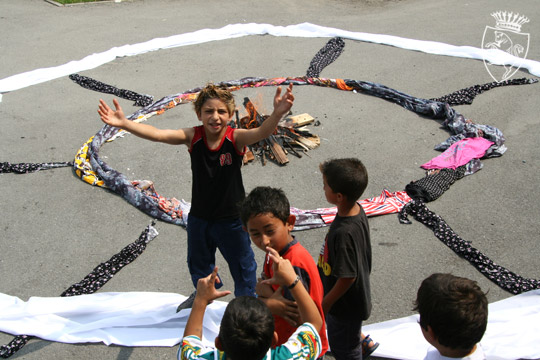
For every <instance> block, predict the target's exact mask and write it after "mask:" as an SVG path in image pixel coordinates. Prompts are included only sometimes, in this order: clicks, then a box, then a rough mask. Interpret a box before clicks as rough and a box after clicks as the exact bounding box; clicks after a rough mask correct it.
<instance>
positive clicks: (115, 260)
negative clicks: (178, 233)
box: [0, 221, 158, 359]
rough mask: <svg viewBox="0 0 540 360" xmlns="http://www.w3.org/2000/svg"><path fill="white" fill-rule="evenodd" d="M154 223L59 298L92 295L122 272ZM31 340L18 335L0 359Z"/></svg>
mask: <svg viewBox="0 0 540 360" xmlns="http://www.w3.org/2000/svg"><path fill="white" fill-rule="evenodd" d="M154 225H155V223H154V222H153V221H152V224H151V225H148V226H147V227H146V228H145V229H144V231H143V232H142V233H141V235H139V238H138V239H137V240H136V241H134V242H132V243H131V244H129V245H127V246H126V247H125V248H123V249H122V250H121V251H120V252H119V253H118V254H115V255H113V257H111V258H110V259H109V260H108V261H106V262H104V263H101V264H99V265H98V266H97V267H95V268H94V270H92V272H91V273H90V274H88V275H87V276H86V277H85V278H84V279H82V280H81V281H80V282H78V283H76V284H73V285H71V286H70V287H69V288H68V289H66V290H65V291H64V292H63V293H62V294H61V295H60V296H61V297H66V296H76V295H83V294H92V293H94V292H96V291H98V290H99V289H101V287H102V286H103V285H105V284H106V283H107V282H108V281H109V280H110V279H112V277H113V276H114V275H115V274H116V273H117V272H119V271H120V270H122V269H123V268H124V266H126V265H128V264H129V263H131V262H132V261H133V260H135V259H136V258H137V257H138V256H139V255H140V254H142V252H143V251H144V250H145V249H146V245H147V244H148V243H149V242H150V241H152V240H153V239H154V238H155V237H156V236H157V235H158V232H157V230H156V229H155V228H154ZM30 339H32V336H29V335H18V336H16V337H15V338H14V339H13V340H11V341H10V342H9V344H7V345H3V346H1V347H0V357H1V358H3V359H7V358H9V357H11V356H12V355H13V354H15V353H16V352H17V351H19V350H20V349H22V348H23V347H24V346H25V345H26V344H27V343H28V341H29V340H30Z"/></svg>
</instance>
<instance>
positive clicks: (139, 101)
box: [69, 74, 154, 106]
mask: <svg viewBox="0 0 540 360" xmlns="http://www.w3.org/2000/svg"><path fill="white" fill-rule="evenodd" d="M69 78H70V79H71V80H73V81H74V82H75V83H77V84H79V85H80V86H82V87H83V88H85V89H90V90H94V91H98V92H102V93H106V94H113V95H115V96H118V97H120V98H122V99H126V100H131V101H135V103H134V104H133V105H134V106H148V105H150V104H151V103H152V102H153V101H154V97H153V96H151V95H141V94H138V93H136V92H134V91H131V90H126V89H118V88H117V87H114V86H112V85H108V84H105V83H102V82H101V81H97V80H94V79H92V78H89V77H86V76H81V75H79V74H72V75H69Z"/></svg>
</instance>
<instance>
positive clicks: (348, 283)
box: [317, 158, 378, 360]
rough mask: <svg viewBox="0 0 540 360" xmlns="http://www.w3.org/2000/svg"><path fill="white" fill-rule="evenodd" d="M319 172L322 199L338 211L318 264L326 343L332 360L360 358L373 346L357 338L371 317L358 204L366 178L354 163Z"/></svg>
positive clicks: (364, 229) (329, 165)
mask: <svg viewBox="0 0 540 360" xmlns="http://www.w3.org/2000/svg"><path fill="white" fill-rule="evenodd" d="M320 170H321V172H322V175H323V183H324V193H325V196H326V200H327V201H328V202H329V203H331V204H334V205H336V206H337V215H336V218H335V220H334V221H333V223H332V225H331V226H330V230H329V231H328V234H327V235H326V239H325V241H324V244H323V247H322V249H321V252H320V255H319V260H318V263H317V266H318V267H319V274H320V275H321V280H322V283H323V287H324V298H323V302H322V306H323V311H324V313H325V316H326V319H327V330H328V342H329V344H330V349H331V351H332V354H333V355H334V356H335V358H336V359H338V360H341V359H343V360H352V359H362V358H363V357H367V356H369V355H370V354H371V353H372V352H373V351H374V350H375V348H376V347H377V346H378V344H375V343H373V340H371V339H370V338H369V335H368V336H366V337H364V336H363V334H362V321H363V320H366V319H367V318H368V317H369V315H370V313H371V292H370V282H369V275H370V273H371V240H370V235H369V225H368V221H367V217H366V213H365V212H364V210H363V209H362V207H361V206H360V205H359V204H358V203H357V200H358V199H359V198H360V196H361V195H362V193H363V192H364V190H365V189H366V186H367V183H368V174H367V171H366V168H365V167H364V165H363V164H362V162H361V161H360V160H358V159H354V158H349V159H333V160H328V161H326V162H324V163H323V164H321V165H320ZM363 348H364V349H365V350H364V355H363V351H362V350H363Z"/></svg>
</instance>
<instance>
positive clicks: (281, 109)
mask: <svg viewBox="0 0 540 360" xmlns="http://www.w3.org/2000/svg"><path fill="white" fill-rule="evenodd" d="M292 88H293V84H289V87H288V88H287V90H286V92H285V94H284V95H283V96H281V86H278V88H277V89H276V95H275V96H274V112H275V113H276V115H278V116H279V117H280V118H281V117H283V116H285V115H287V113H288V112H289V111H290V110H291V107H292V106H293V102H294V95H293V93H292Z"/></svg>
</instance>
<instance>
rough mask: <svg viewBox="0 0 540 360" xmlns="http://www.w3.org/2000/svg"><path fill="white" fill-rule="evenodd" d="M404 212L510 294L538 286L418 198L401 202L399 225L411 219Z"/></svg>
mask: <svg viewBox="0 0 540 360" xmlns="http://www.w3.org/2000/svg"><path fill="white" fill-rule="evenodd" d="M408 215H412V216H413V217H414V218H415V219H416V220H418V221H419V222H421V223H422V224H424V225H425V226H427V227H428V228H430V229H431V230H432V231H433V233H434V234H435V236H436V237H437V239H439V240H441V241H442V242H443V243H444V244H445V245H446V246H448V247H449V248H450V249H452V250H453V251H454V252H455V253H456V254H458V255H459V256H461V257H463V258H464V259H465V260H467V261H468V262H469V263H471V265H473V266H474V267H475V268H476V269H477V270H478V271H480V273H482V275H484V276H485V277H487V278H488V279H489V280H491V281H493V282H494V283H495V284H497V285H498V286H499V287H500V288H501V289H503V290H506V291H508V292H510V293H512V294H514V295H517V294H521V293H523V292H526V291H530V290H534V289H540V281H539V280H535V279H526V278H523V277H522V276H520V275H518V274H516V273H514V272H512V271H510V270H508V269H506V268H504V267H502V266H500V265H498V264H496V263H495V262H494V261H493V260H491V259H490V258H489V257H487V256H486V255H484V254H483V253H482V252H480V250H478V249H476V248H474V247H473V246H472V245H471V243H470V242H469V241H466V240H464V239H462V238H461V237H460V236H459V235H458V234H456V233H455V232H454V230H452V228H451V227H450V226H449V225H448V224H447V223H446V222H445V221H444V220H443V219H442V218H441V217H440V216H439V215H437V214H435V213H434V212H432V211H431V210H429V209H428V208H427V206H426V205H425V204H424V203H423V202H422V201H420V200H412V201H410V202H409V203H408V204H407V205H405V206H404V207H403V209H401V212H400V213H399V221H400V222H401V223H402V224H410V223H411V221H410V220H409V219H408Z"/></svg>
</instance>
